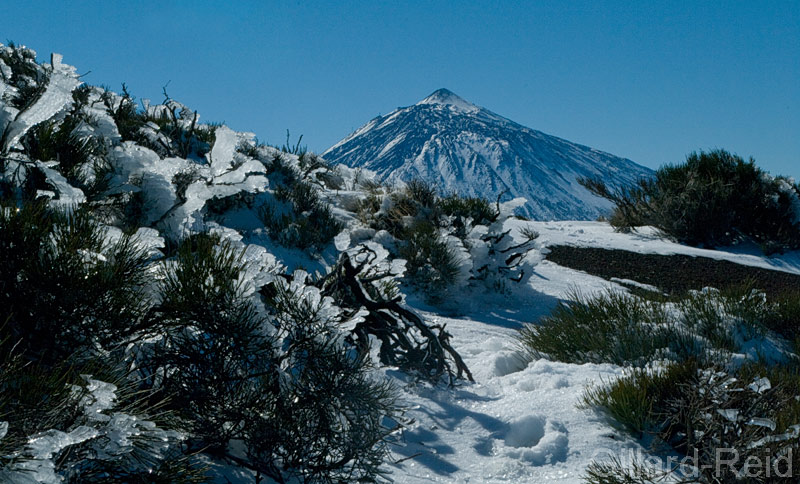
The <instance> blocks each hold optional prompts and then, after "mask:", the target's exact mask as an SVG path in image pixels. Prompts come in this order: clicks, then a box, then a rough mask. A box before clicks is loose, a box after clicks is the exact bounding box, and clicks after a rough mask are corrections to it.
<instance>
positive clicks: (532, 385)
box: [387, 221, 800, 484]
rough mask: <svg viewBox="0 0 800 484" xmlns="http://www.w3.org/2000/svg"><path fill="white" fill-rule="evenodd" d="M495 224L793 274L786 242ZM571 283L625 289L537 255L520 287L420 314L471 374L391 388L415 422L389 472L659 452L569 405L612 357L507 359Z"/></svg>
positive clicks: (570, 464) (548, 471)
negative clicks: (447, 338) (731, 243)
mask: <svg viewBox="0 0 800 484" xmlns="http://www.w3.org/2000/svg"><path fill="white" fill-rule="evenodd" d="M506 227H507V228H510V229H512V231H514V232H518V231H519V230H520V229H522V228H524V227H530V228H533V229H535V230H536V231H538V232H540V233H541V236H540V238H539V240H540V241H541V244H542V246H543V247H546V246H548V245H563V244H568V245H573V246H576V247H604V248H614V249H621V250H628V251H632V252H638V253H643V254H648V253H651V254H653V253H654V254H664V255H668V254H686V255H695V256H705V257H714V258H717V259H721V260H728V261H731V262H736V263H740V264H744V265H750V266H754V267H762V268H771V269H779V270H784V271H787V272H792V273H797V274H800V252H798V251H794V252H789V253H786V254H783V255H780V256H776V257H764V256H759V255H755V254H751V253H747V252H746V251H743V250H742V249H740V248H738V247H737V248H735V249H723V250H716V251H714V250H705V249H696V248H692V247H686V246H683V245H680V244H676V243H673V242H671V241H669V240H666V239H664V238H662V237H659V236H658V235H657V234H656V233H655V231H652V230H647V229H645V230H643V231H642V233H634V234H623V233H618V232H614V231H613V229H611V227H609V226H608V224H605V223H600V222H572V221H564V222H525V221H510V222H509V224H508V225H507V226H506ZM575 290H579V291H580V292H581V293H582V294H585V295H590V294H598V293H601V292H605V291H609V290H610V291H619V292H627V291H628V289H626V288H625V287H623V286H621V285H619V284H616V283H614V282H610V281H607V280H605V279H602V278H599V277H595V276H592V275H589V274H586V273H584V272H581V271H575V270H572V269H568V268H566V267H562V266H559V265H557V264H554V263H552V262H549V261H547V260H544V261H542V262H540V263H539V264H538V265H537V266H536V268H535V274H534V277H532V278H531V279H530V281H529V283H528V284H527V286H526V287H524V288H520V289H519V290H517V291H516V292H514V293H513V294H512V295H511V296H497V295H495V296H488V295H486V296H483V297H481V296H478V297H477V298H476V297H474V296H466V297H464V298H463V301H461V302H462V306H461V307H462V308H463V310H464V314H463V315H461V316H458V317H457V318H454V317H444V316H441V315H438V314H435V313H432V312H428V313H426V316H427V317H428V318H430V319H432V320H436V321H438V322H443V323H446V324H447V328H448V330H450V331H451V332H452V333H453V336H454V345H455V347H457V348H458V349H459V351H460V352H461V354H462V355H463V356H464V359H465V361H466V362H467V364H468V365H469V366H470V368H472V369H473V372H474V375H475V380H476V382H475V383H473V384H469V383H465V384H464V385H463V386H461V387H459V388H456V389H452V390H448V389H435V390H434V389H430V388H429V387H420V386H417V385H412V384H406V385H405V386H404V392H403V399H404V401H405V402H408V404H409V405H410V406H411V410H410V411H409V416H410V417H412V418H414V419H415V423H414V425H413V426H412V427H411V428H410V429H408V431H406V432H405V433H404V435H403V445H401V446H397V447H395V448H394V454H393V456H394V458H395V459H396V460H400V461H401V462H399V463H398V464H395V465H389V466H387V467H389V468H390V469H391V470H392V472H393V474H392V475H391V477H392V478H393V479H394V480H395V482H397V483H401V484H422V483H428V482H453V483H518V482H525V483H545V482H558V483H574V484H578V483H581V482H584V481H583V480H582V476H583V475H584V474H585V470H586V467H587V466H588V465H589V464H590V463H591V462H592V461H593V460H596V459H601V460H602V459H604V458H608V457H609V456H616V457H620V458H622V459H623V460H624V459H626V458H627V459H630V458H633V457H639V458H647V457H648V456H649V457H650V458H652V459H655V462H659V461H658V459H659V458H663V456H653V455H652V454H650V453H649V452H648V450H647V449H646V448H645V447H643V446H642V444H641V442H638V441H635V440H634V439H632V438H631V437H629V436H628V435H627V434H626V433H624V432H621V431H619V430H616V429H615V428H614V427H613V424H611V422H610V421H609V420H608V419H607V418H606V417H604V416H603V415H601V414H599V413H597V412H595V411H593V410H590V409H585V408H582V407H581V406H580V399H581V396H582V394H583V392H584V391H585V389H586V388H587V386H591V385H599V384H602V383H604V382H608V381H609V380H611V379H613V378H615V377H618V376H620V375H622V374H624V372H625V369H624V368H622V367H619V366H615V365H609V364H604V365H595V364H583V365H575V364H568V363H560V362H554V361H549V360H546V359H539V360H534V361H531V362H526V361H523V360H522V359H520V358H519V356H518V349H519V347H518V345H517V342H516V339H515V334H516V332H515V331H514V330H515V329H516V328H519V327H521V325H522V324H523V323H526V322H535V321H537V319H538V318H539V316H541V315H545V314H547V313H548V312H549V310H550V309H552V308H553V307H554V305H555V304H556V303H557V302H558V301H559V300H565V299H568V298H569V297H570V296H571V295H572V294H573V292H574V291H575ZM395 376H397V375H395ZM399 380H401V381H402V379H399ZM412 456H413V457H412ZM406 458H408V459H407V460H403V459H406ZM665 482H672V481H665Z"/></svg>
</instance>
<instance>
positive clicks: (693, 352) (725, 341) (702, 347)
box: [519, 288, 792, 367]
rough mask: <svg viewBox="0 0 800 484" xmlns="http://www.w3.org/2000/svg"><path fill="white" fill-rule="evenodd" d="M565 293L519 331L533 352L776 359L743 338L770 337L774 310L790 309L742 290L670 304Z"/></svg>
mask: <svg viewBox="0 0 800 484" xmlns="http://www.w3.org/2000/svg"><path fill="white" fill-rule="evenodd" d="M569 299H570V300H569V301H567V302H563V303H560V304H559V305H558V306H556V308H555V309H554V310H553V311H552V313H551V314H550V315H549V316H546V317H544V318H542V319H541V320H540V321H539V322H538V323H535V324H528V325H526V326H525V327H523V328H522V330H520V333H519V340H520V342H521V344H522V346H523V348H524V349H525V350H526V351H527V352H528V354H529V355H530V356H531V357H532V358H540V357H549V358H552V359H554V360H558V361H565V362H569V363H587V362H591V363H614V364H618V365H629V366H638V367H641V366H644V365H646V364H647V363H648V362H649V361H652V360H653V359H661V358H666V359H669V360H672V361H683V360H686V359H698V360H700V361H702V362H705V363H714V362H720V361H725V360H726V358H728V357H729V356H731V354H734V353H741V354H746V355H747V356H746V358H748V359H762V358H773V357H774V355H770V354H760V353H759V354H754V353H753V351H752V350H751V349H749V348H748V344H749V342H750V341H758V340H760V339H763V338H764V337H766V336H768V335H769V324H773V325H775V326H778V325H781V324H783V323H781V321H782V318H783V316H781V313H780V312H779V308H781V307H785V308H788V307H790V306H789V305H780V304H777V305H776V304H773V303H769V302H768V301H767V300H766V298H765V296H764V294H763V293H760V292H757V291H753V290H750V289H747V288H738V289H730V290H726V291H718V290H716V289H710V288H708V289H705V290H703V291H692V292H689V293H688V294H686V295H685V296H683V297H680V298H676V299H675V300H674V301H672V302H669V303H665V302H664V301H662V300H660V299H655V300H653V299H648V298H643V297H640V296H635V295H628V294H625V293H619V292H611V291H609V292H607V293H604V294H600V295H597V296H593V297H584V296H582V295H580V294H573V295H572V296H570V298H569ZM785 311H789V310H788V309H785ZM770 321H771V322H772V323H770ZM787 340H788V341H792V337H791V336H790V337H789V338H788V339H787Z"/></svg>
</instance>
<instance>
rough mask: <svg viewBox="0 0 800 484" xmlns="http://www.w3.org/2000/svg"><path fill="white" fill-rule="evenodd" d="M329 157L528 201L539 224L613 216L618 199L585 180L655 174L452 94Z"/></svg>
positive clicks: (356, 136)
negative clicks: (603, 195) (612, 201)
mask: <svg viewBox="0 0 800 484" xmlns="http://www.w3.org/2000/svg"><path fill="white" fill-rule="evenodd" d="M322 156H323V157H324V158H325V159H327V160H328V161H331V162H335V163H342V164H345V165H347V166H351V167H364V168H368V169H370V170H374V171H375V172H376V173H377V174H378V176H379V177H380V178H381V179H382V180H384V181H388V182H395V181H408V180H411V179H413V178H421V179H423V180H426V181H429V182H432V183H435V184H436V185H437V186H439V188H440V189H442V190H443V191H445V192H450V191H455V192H458V193H459V194H461V195H469V196H483V197H486V198H489V199H491V200H494V199H496V198H497V196H498V195H500V194H503V195H502V199H503V200H507V199H510V198H514V197H525V198H526V199H527V200H528V203H527V204H526V205H524V206H523V207H520V209H519V211H520V213H522V214H523V215H526V216H528V217H531V218H534V219H538V220H550V219H555V220H566V219H574V220H581V219H583V220H587V219H595V218H597V217H598V216H599V215H602V214H605V213H607V212H608V210H609V209H610V208H611V204H610V202H609V201H608V200H605V199H601V198H599V197H596V196H594V195H592V194H591V193H589V192H588V191H587V190H586V189H585V188H584V187H583V186H581V185H580V184H578V183H577V181H576V179H577V178H579V177H600V178H601V179H603V180H604V181H605V182H606V183H607V184H608V185H610V186H619V185H621V184H628V183H632V182H635V181H636V180H638V179H639V178H641V177H647V176H650V175H651V174H652V171H651V170H650V169H648V168H645V167H643V166H641V165H638V164H636V163H634V162H633V161H631V160H628V159H625V158H620V157H617V156H614V155H611V154H608V153H604V152H602V151H598V150H595V149H592V148H589V147H587V146H582V145H579V144H576V143H572V142H570V141H567V140H564V139H561V138H557V137H555V136H550V135H548V134H545V133H542V132H541V131H536V130H534V129H530V128H527V127H525V126H522V125H520V124H518V123H515V122H514V121H511V120H509V119H507V118H504V117H502V116H499V115H497V114H495V113H493V112H491V111H489V110H487V109H485V108H482V107H480V106H476V105H474V104H472V103H470V102H468V101H466V100H464V99H462V98H460V97H459V96H457V95H456V94H454V93H452V92H451V91H448V90H447V89H439V90H437V91H436V92H434V93H433V94H431V95H430V96H428V97H426V98H425V99H423V100H422V101H420V102H418V103H417V104H415V105H413V106H409V107H405V108H399V109H397V110H395V111H393V112H392V113H389V114H388V115H386V116H378V117H377V118H375V119H373V120H371V121H370V122H368V123H367V124H365V125H364V126H362V127H361V128H359V129H358V130H356V131H355V132H354V133H352V134H351V135H350V136H348V137H346V138H345V139H343V140H342V141H340V142H339V143H337V144H336V145H334V146H332V147H331V148H329V149H328V150H327V151H325V152H324V153H323V155H322Z"/></svg>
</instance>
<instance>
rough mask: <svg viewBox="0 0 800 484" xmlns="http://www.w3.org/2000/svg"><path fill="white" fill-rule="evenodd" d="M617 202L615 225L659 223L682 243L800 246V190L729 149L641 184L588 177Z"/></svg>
mask: <svg viewBox="0 0 800 484" xmlns="http://www.w3.org/2000/svg"><path fill="white" fill-rule="evenodd" d="M581 183H582V184H583V185H584V186H586V188H588V189H589V190H590V191H592V192H593V193H595V194H597V195H599V196H601V197H604V198H608V199H609V200H611V201H612V202H614V203H615V204H616V208H615V210H614V213H613V215H612V216H611V219H610V221H611V224H612V225H614V226H615V227H616V228H618V229H622V230H629V229H632V228H635V227H637V226H642V225H652V226H654V227H656V228H658V229H660V230H662V231H663V232H664V233H666V234H668V235H670V236H672V237H675V238H676V239H677V240H678V241H680V242H683V243H687V244H690V245H703V246H707V247H714V246H718V245H730V244H734V243H737V242H739V241H741V240H743V239H751V240H753V241H754V242H756V243H758V244H759V245H761V247H762V249H763V250H764V251H765V252H766V253H768V254H769V253H772V252H776V251H782V250H786V249H797V248H800V188H798V186H797V185H796V184H795V183H794V181H793V180H791V179H787V178H784V177H773V176H771V175H769V174H768V173H766V172H764V171H763V170H761V169H760V168H758V167H757V166H756V165H755V162H754V160H753V159H752V158H751V159H750V160H749V161H744V160H743V159H742V158H740V157H739V156H736V155H733V154H730V153H728V152H726V151H724V150H715V151H711V152H702V151H701V152H700V153H692V154H691V155H689V156H688V157H687V159H686V162H685V163H684V164H680V165H667V166H664V167H662V168H660V169H659V170H658V171H656V174H655V176H654V177H653V178H651V179H644V180H641V181H640V182H639V183H638V185H636V186H632V187H626V188H623V189H620V190H617V191H613V192H612V191H610V190H609V189H608V188H607V187H606V186H605V184H604V183H603V182H602V181H600V180H596V179H587V180H581Z"/></svg>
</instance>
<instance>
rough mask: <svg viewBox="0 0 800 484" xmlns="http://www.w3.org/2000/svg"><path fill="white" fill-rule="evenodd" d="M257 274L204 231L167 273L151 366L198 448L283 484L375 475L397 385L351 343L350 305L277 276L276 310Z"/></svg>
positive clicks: (301, 277) (301, 279)
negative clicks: (346, 314) (343, 308)
mask: <svg viewBox="0 0 800 484" xmlns="http://www.w3.org/2000/svg"><path fill="white" fill-rule="evenodd" d="M247 274H248V271H247V267H246V265H245V263H244V260H243V259H242V253H241V252H239V251H238V250H237V249H236V248H234V247H233V246H232V245H231V244H230V243H226V242H224V241H222V242H221V241H220V240H219V238H218V237H215V236H211V235H204V234H201V235H196V236H193V237H190V238H188V239H187V240H186V241H184V242H183V244H182V245H181V246H180V248H179V249H178V253H177V256H176V259H175V260H174V261H172V262H170V263H168V265H167V267H166V269H165V272H164V276H163V282H162V283H161V293H162V301H161V303H160V304H159V305H158V306H157V307H156V308H155V317H156V319H157V321H158V323H157V329H158V331H157V332H158V333H159V337H160V339H159V340H158V342H157V343H156V344H155V345H154V347H152V348H151V350H150V354H149V355H146V356H145V359H146V361H145V362H144V367H145V368H146V369H147V375H148V378H149V379H150V380H151V381H152V382H153V384H154V385H155V386H156V388H158V389H160V390H162V391H163V393H164V394H165V396H166V397H167V398H168V400H167V404H166V405H167V407H168V408H171V409H173V410H174V411H175V412H177V413H178V414H179V415H180V416H181V417H182V418H183V419H184V420H185V421H186V422H187V426H188V428H189V429H190V433H189V434H190V435H189V438H190V441H191V445H192V448H195V449H198V450H200V449H202V450H204V451H205V452H211V453H214V454H216V455H218V456H221V457H226V458H230V459H233V460H235V461H236V462H237V463H239V464H240V465H243V466H245V467H248V468H250V469H252V470H254V471H256V472H258V473H260V474H261V475H265V476H269V477H272V478H273V479H275V480H277V481H278V482H284V481H285V480H286V479H289V478H291V477H297V478H301V479H303V480H305V481H313V482H338V481H342V480H344V481H347V480H351V479H360V478H365V477H369V476H374V475H375V474H376V473H377V471H378V470H377V469H378V466H379V465H380V463H381V462H382V459H383V456H384V455H385V453H386V449H385V443H384V439H385V438H386V436H387V435H388V433H389V431H391V430H392V429H391V428H389V427H387V426H385V425H384V420H383V419H384V418H385V417H390V416H391V415H392V414H393V413H394V411H395V410H394V404H393V393H392V391H391V387H389V386H388V384H387V383H386V382H384V381H381V380H376V379H374V377H373V376H372V372H371V369H370V367H369V365H368V359H365V358H363V357H361V356H359V355H358V353H357V352H356V351H355V350H354V349H353V347H352V345H350V344H347V343H346V342H345V337H346V335H347V333H346V331H343V330H342V329H341V328H340V327H339V326H340V325H341V324H343V323H346V322H345V321H343V320H342V319H341V317H340V310H339V308H338V307H336V306H335V305H333V304H332V300H331V299H330V298H327V297H322V296H321V294H320V291H319V289H317V288H316V287H313V286H310V285H307V284H306V282H307V277H306V275H305V273H302V272H300V273H296V274H295V276H294V279H293V280H292V281H291V282H286V281H284V280H283V279H282V278H279V277H274V278H270V277H267V278H266V279H265V280H264V281H266V280H271V281H272V282H271V283H270V284H269V285H268V286H267V287H268V289H265V290H264V291H263V292H264V293H265V294H267V295H268V297H267V298H266V300H265V301H264V303H265V304H266V305H265V306H264V305H262V303H260V302H259V301H260V299H259V298H258V293H255V292H254V290H255V289H256V287H254V286H253V284H255V282H254V281H252V280H249V279H248V278H247ZM264 281H262V283H263V282H264ZM235 441H239V442H243V443H244V444H245V445H244V448H243V449H242V450H241V451H239V450H235V449H234V447H233V446H232V444H233V442H235Z"/></svg>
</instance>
